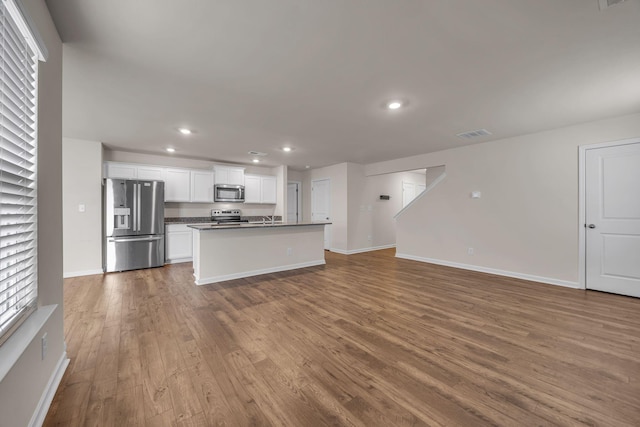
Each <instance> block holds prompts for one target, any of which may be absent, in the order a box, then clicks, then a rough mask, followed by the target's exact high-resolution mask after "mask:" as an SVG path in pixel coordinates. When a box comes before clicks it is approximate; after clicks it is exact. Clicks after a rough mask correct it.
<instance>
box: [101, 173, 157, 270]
mask: <svg viewBox="0 0 640 427" xmlns="http://www.w3.org/2000/svg"><path fill="white" fill-rule="evenodd" d="M102 192H103V200H104V219H103V222H104V252H103V254H104V255H103V268H104V271H105V272H110V271H125V270H136V269H139V268H149V267H160V266H162V265H164V182H162V181H144V180H138V181H136V180H127V179H105V180H104V185H103V188H102Z"/></svg>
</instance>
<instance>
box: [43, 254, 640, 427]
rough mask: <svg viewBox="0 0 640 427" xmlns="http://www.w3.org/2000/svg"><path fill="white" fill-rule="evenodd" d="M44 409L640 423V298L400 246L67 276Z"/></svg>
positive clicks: (205, 416)
mask: <svg viewBox="0 0 640 427" xmlns="http://www.w3.org/2000/svg"><path fill="white" fill-rule="evenodd" d="M64 290H65V308H64V312H65V334H66V341H67V344H68V348H67V351H68V354H69V357H70V358H71V364H70V365H69V368H68V370H67V372H66V374H65V376H64V378H63V381H62V384H61V386H60V388H59V390H58V392H57V394H56V396H55V399H54V402H53V404H52V406H51V409H50V411H49V414H48V416H47V418H46V421H45V424H44V425H45V426H54V425H61V426H74V425H86V426H110V425H115V426H129V425H139V426H144V425H146V426H154V427H155V426H174V425H178V426H209V425H227V426H249V425H256V426H263V425H264V426H266V425H283V426H321V425H344V426H368V427H371V426H403V425H449V426H452V425H455V426H482V425H501V426H520V425H602V426H624V425H629V426H631V425H635V426H638V425H640V300H639V299H633V298H628V297H622V296H616V295H610V294H604V293H598V292H590V291H580V290H574V289H565V288H560V287H556V286H551V285H543V284H539V283H532V282H526V281H523V280H516V279H510V278H505V277H499V276H492V275H487V274H482V273H475V272H469V271H463V270H457V269H453V268H448V267H441V266H435V265H429V264H423V263H418V262H414V261H408V260H401V259H396V258H394V257H393V250H384V251H378V252H371V253H365V254H358V255H350V256H344V255H338V254H334V253H327V265H326V266H324V267H312V268H308V269H304V270H298V271H293V272H287V273H278V274H270V275H265V276H259V277H254V278H249V279H242V280H235V281H229V282H224V283H222V284H216V285H206V286H200V287H198V286H195V285H194V284H193V276H192V270H191V264H174V265H171V266H166V267H163V268H157V269H151V270H140V271H132V272H125V273H114V274H108V275H105V276H88V277H83V278H74V279H67V280H65V288H64Z"/></svg>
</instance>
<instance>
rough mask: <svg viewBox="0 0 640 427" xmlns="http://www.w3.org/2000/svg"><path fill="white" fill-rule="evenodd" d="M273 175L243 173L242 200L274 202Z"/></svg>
mask: <svg viewBox="0 0 640 427" xmlns="http://www.w3.org/2000/svg"><path fill="white" fill-rule="evenodd" d="M276 182H277V181H276V177H275V176H267V175H245V176H244V202H245V203H265V204H266V203H269V204H275V203H276V200H277V196H276V194H277V185H276Z"/></svg>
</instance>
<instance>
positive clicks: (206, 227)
mask: <svg viewBox="0 0 640 427" xmlns="http://www.w3.org/2000/svg"><path fill="white" fill-rule="evenodd" d="M328 224H331V223H330V222H323V221H318V222H274V223H270V222H266V223H264V224H263V223H262V222H253V223H251V222H244V223H240V224H238V223H235V224H193V225H189V227H191V228H194V229H196V230H198V231H208V230H229V229H237V228H277V227H303V226H309V225H328Z"/></svg>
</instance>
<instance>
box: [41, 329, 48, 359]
mask: <svg viewBox="0 0 640 427" xmlns="http://www.w3.org/2000/svg"><path fill="white" fill-rule="evenodd" d="M41 341H42V360H44V358H45V357H47V333H46V332H45V333H44V335H43V336H42V340H41Z"/></svg>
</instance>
